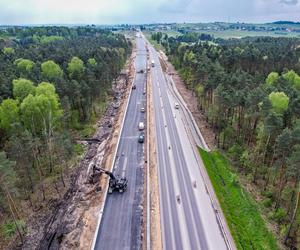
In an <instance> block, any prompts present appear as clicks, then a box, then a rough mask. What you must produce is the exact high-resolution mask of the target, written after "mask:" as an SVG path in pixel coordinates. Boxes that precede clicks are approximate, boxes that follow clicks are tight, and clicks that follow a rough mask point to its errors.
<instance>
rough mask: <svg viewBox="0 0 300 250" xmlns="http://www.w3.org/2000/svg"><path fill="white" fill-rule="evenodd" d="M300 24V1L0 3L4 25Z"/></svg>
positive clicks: (32, 0) (71, 0)
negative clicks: (218, 22) (273, 22)
mask: <svg viewBox="0 0 300 250" xmlns="http://www.w3.org/2000/svg"><path fill="white" fill-rule="evenodd" d="M278 20H288V21H300V0H0V25H7V24H11V25H22V24H23V25H27V24H121V23H129V24H138V23H159V22H215V21H225V22H228V21H230V22H254V23H262V22H271V21H278Z"/></svg>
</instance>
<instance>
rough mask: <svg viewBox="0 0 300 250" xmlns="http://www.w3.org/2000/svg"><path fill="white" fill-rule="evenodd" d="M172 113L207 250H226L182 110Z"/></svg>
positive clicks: (173, 109)
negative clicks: (184, 156) (186, 163)
mask: <svg viewBox="0 0 300 250" xmlns="http://www.w3.org/2000/svg"><path fill="white" fill-rule="evenodd" d="M168 97H169V100H170V103H174V102H175V101H176V99H174V97H173V95H172V94H170V93H168ZM172 112H173V114H176V119H174V120H175V125H176V127H177V129H178V131H180V135H181V136H180V137H179V140H180V143H181V145H185V147H183V151H184V155H190V157H189V158H188V160H189V161H188V162H189V164H188V165H187V171H188V173H189V176H190V177H191V182H192V183H194V182H196V188H194V189H193V190H194V196H195V197H196V198H195V203H196V206H197V207H198V210H199V215H200V217H201V218H202V223H203V227H204V228H205V232H206V237H207V242H208V245H209V248H210V249H227V247H226V243H225V241H224V238H223V234H222V232H221V230H220V228H219V224H218V221H217V218H216V214H215V211H214V209H213V206H212V203H211V200H210V197H209V195H208V193H207V190H206V187H205V184H204V181H203V178H202V176H201V173H200V171H199V164H201V162H198V161H197V155H196V153H198V152H197V149H195V148H193V142H192V138H189V134H188V133H189V131H188V130H189V127H188V126H187V124H186V123H185V117H184V114H182V112H183V110H181V109H179V110H176V109H175V108H174V107H172ZM202 167H204V166H202Z"/></svg>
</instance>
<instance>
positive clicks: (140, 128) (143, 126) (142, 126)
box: [139, 122, 145, 130]
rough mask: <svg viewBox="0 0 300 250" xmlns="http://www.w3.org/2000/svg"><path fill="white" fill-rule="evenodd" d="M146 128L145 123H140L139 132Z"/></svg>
mask: <svg viewBox="0 0 300 250" xmlns="http://www.w3.org/2000/svg"><path fill="white" fill-rule="evenodd" d="M144 128H145V125H144V123H143V122H140V123H139V130H144Z"/></svg>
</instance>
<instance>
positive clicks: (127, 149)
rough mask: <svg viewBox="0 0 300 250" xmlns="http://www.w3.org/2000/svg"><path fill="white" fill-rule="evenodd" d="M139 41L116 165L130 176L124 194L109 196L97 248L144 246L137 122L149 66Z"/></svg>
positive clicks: (141, 148)
mask: <svg viewBox="0 0 300 250" xmlns="http://www.w3.org/2000/svg"><path fill="white" fill-rule="evenodd" d="M136 44H137V54H136V58H135V69H136V73H135V74H136V75H135V78H134V84H135V85H136V89H135V90H132V91H131V95H130V99H129V103H128V108H127V112H126V114H125V120H124V125H123V130H122V133H121V137H120V141H119V146H118V149H117V154H116V159H115V163H114V167H113V173H114V175H116V176H119V177H124V176H125V177H126V178H127V179H128V187H127V191H126V192H125V193H123V194H119V193H113V194H108V195H107V198H106V202H105V207H104V212H103V216H102V219H101V223H100V228H99V231H98V234H97V236H96V237H97V238H96V241H95V247H94V249H101V250H114V249H125V250H126V249H140V248H141V230H142V227H141V226H142V225H141V224H142V221H141V219H142V207H141V202H142V196H143V179H144V177H143V176H144V172H143V171H144V170H143V168H144V144H142V143H138V136H139V134H140V132H139V131H138V124H139V122H140V121H144V122H145V113H141V111H140V109H141V107H145V106H146V95H144V94H143V92H144V90H145V88H146V74H139V73H137V72H138V71H139V70H141V69H143V70H145V69H146V62H147V54H146V53H147V52H146V47H145V41H144V40H143V39H142V38H136Z"/></svg>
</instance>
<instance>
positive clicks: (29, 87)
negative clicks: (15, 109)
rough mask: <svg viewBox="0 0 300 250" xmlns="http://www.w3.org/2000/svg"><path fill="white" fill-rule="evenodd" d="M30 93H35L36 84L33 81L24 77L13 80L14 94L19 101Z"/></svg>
mask: <svg viewBox="0 0 300 250" xmlns="http://www.w3.org/2000/svg"><path fill="white" fill-rule="evenodd" d="M29 94H32V95H34V94H35V86H34V85H33V82H32V81H30V80H27V79H24V78H19V79H16V80H13V95H14V97H15V98H16V99H17V100H18V101H20V102H22V101H23V99H24V98H25V97H26V96H28V95H29Z"/></svg>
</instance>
